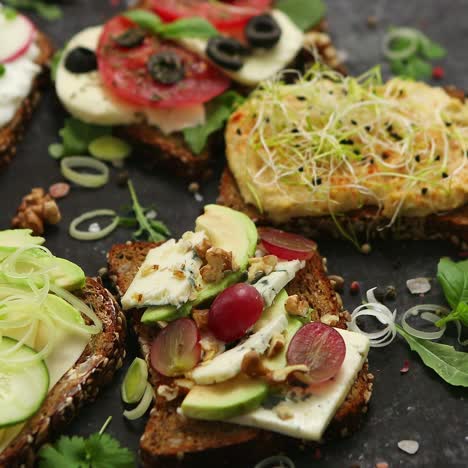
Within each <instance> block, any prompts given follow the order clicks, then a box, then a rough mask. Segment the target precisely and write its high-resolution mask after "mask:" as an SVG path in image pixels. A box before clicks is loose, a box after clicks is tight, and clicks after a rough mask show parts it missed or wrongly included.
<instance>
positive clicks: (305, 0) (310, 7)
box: [276, 0, 327, 31]
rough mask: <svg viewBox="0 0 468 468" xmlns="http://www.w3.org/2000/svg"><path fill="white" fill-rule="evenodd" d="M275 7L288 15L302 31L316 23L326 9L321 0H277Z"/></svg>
mask: <svg viewBox="0 0 468 468" xmlns="http://www.w3.org/2000/svg"><path fill="white" fill-rule="evenodd" d="M276 8H278V10H281V11H282V12H283V13H285V14H286V15H288V16H289V18H290V19H291V20H292V21H293V23H296V25H297V26H298V27H299V28H300V29H302V30H303V31H307V30H309V29H311V28H312V27H314V26H315V25H316V24H318V23H319V21H320V20H321V19H322V18H323V17H324V16H325V13H326V11H327V7H326V6H325V3H324V2H323V1H322V0H278V1H277V2H276Z"/></svg>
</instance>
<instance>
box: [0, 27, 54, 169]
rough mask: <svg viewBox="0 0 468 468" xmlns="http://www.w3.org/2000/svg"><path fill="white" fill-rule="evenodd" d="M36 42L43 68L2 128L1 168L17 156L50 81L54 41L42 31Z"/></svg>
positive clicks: (0, 132)
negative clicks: (18, 146) (18, 147)
mask: <svg viewBox="0 0 468 468" xmlns="http://www.w3.org/2000/svg"><path fill="white" fill-rule="evenodd" d="M36 43H37V45H38V47H39V51H40V53H39V57H38V58H37V60H36V62H37V63H38V64H39V65H40V66H41V68H42V70H41V72H40V73H39V74H38V75H37V76H36V78H35V79H34V81H33V84H32V87H31V91H30V93H29V95H28V97H27V98H26V99H24V101H23V102H22V104H21V106H20V107H19V108H18V110H17V111H16V113H15V115H14V116H13V118H12V119H11V121H10V122H9V123H8V124H7V125H5V126H3V127H1V128H0V170H2V169H4V168H5V167H6V166H8V165H9V163H10V162H11V160H12V159H13V157H14V156H15V154H16V145H17V143H18V142H19V141H20V140H21V139H22V138H23V136H24V133H25V131H26V127H27V124H28V122H29V120H30V119H31V116H32V114H33V112H34V109H35V108H36V107H37V105H38V104H39V101H40V99H41V95H42V91H43V89H44V87H45V86H46V85H47V84H48V82H49V66H48V63H49V60H50V58H51V57H52V54H53V51H54V50H53V47H52V43H51V42H50V40H49V39H48V37H47V36H46V35H45V34H43V33H42V32H40V31H38V33H37V38H36Z"/></svg>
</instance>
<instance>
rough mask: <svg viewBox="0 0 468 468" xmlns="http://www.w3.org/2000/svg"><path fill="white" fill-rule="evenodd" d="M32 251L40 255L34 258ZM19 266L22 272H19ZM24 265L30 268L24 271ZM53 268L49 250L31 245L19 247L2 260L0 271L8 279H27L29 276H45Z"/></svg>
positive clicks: (52, 259) (53, 264)
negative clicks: (28, 253)
mask: <svg viewBox="0 0 468 468" xmlns="http://www.w3.org/2000/svg"><path fill="white" fill-rule="evenodd" d="M34 251H36V252H37V253H40V254H41V255H40V256H39V255H38V256H35V254H34ZM27 252H30V253H31V254H32V255H26V253H27ZM44 254H45V255H44ZM47 257H48V259H47ZM21 265H22V266H23V268H22V270H23V271H20V268H19V267H20V266H21ZM25 265H28V266H30V268H29V269H25V268H24V266H25ZM55 267H56V265H55V262H54V257H53V255H52V253H51V252H50V250H49V249H47V248H46V247H43V246H42V245H34V244H31V245H25V246H23V247H20V248H19V249H17V250H16V251H15V252H13V253H12V254H11V255H10V256H9V257H8V258H7V259H6V260H4V262H3V263H2V266H1V270H2V272H3V273H4V274H5V275H6V276H9V277H10V278H17V279H28V278H30V277H31V275H45V274H47V273H48V272H49V271H51V270H53V269H54V268H55Z"/></svg>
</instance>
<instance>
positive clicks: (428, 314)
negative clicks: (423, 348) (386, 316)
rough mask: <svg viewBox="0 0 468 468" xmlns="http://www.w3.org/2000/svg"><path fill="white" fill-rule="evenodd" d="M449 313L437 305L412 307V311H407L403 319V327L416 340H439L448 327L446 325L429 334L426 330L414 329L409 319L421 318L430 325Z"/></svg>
mask: <svg viewBox="0 0 468 468" xmlns="http://www.w3.org/2000/svg"><path fill="white" fill-rule="evenodd" d="M448 312H449V311H448V310H447V308H446V307H443V306H440V305H437V304H419V305H417V306H414V307H411V309H409V310H407V311H406V312H405V313H404V314H403V317H402V319H401V326H402V327H403V329H404V330H405V332H407V333H409V334H410V335H412V336H415V337H416V338H420V339H422V340H438V339H439V338H440V337H441V336H442V335H443V334H444V333H445V330H446V325H445V324H444V325H443V326H442V327H440V329H439V330H436V331H432V332H428V331H424V330H418V329H417V328H414V327H412V326H411V325H410V324H409V323H408V321H407V319H408V318H409V317H416V316H418V315H419V316H420V317H421V319H423V320H426V321H427V322H429V323H434V324H435V322H437V320H439V319H440V315H447V313H448Z"/></svg>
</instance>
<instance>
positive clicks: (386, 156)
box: [382, 153, 390, 160]
mask: <svg viewBox="0 0 468 468" xmlns="http://www.w3.org/2000/svg"><path fill="white" fill-rule="evenodd" d="M389 157H390V155H389V154H388V153H383V154H382V159H383V160H386V159H388V158H389Z"/></svg>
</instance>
